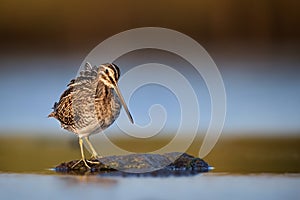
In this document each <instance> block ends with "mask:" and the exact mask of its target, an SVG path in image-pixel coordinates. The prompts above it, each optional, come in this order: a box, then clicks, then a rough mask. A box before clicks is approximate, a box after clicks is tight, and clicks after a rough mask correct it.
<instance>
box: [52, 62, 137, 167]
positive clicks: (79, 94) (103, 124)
mask: <svg viewBox="0 0 300 200" xmlns="http://www.w3.org/2000/svg"><path fill="white" fill-rule="evenodd" d="M119 78H120V69H119V67H118V66H117V65H116V64H113V63H105V64H101V65H99V66H96V65H95V66H93V67H92V66H91V64H90V63H89V62H86V63H85V65H84V67H83V69H82V70H81V71H80V73H79V75H78V76H77V77H76V78H75V79H72V80H71V81H70V83H69V84H68V85H67V89H66V90H65V91H64V92H63V93H62V95H61V96H60V99H59V101H58V102H55V103H54V106H53V108H52V109H53V111H52V112H51V113H50V114H49V115H48V117H53V118H55V119H57V120H58V121H59V122H60V124H61V127H62V128H63V129H65V130H67V131H70V132H72V133H74V134H75V135H77V136H78V138H79V147H80V152H81V160H79V161H78V162H77V163H75V164H74V165H73V166H72V168H73V167H75V166H76V165H78V164H79V163H80V162H81V161H83V162H84V164H85V166H86V167H87V168H89V169H90V166H89V165H88V162H89V163H92V164H93V163H94V162H92V161H89V160H86V158H85V155H84V150H83V142H84V140H85V141H86V144H87V145H88V148H89V149H90V150H91V154H92V157H91V158H95V159H98V158H101V156H99V155H98V153H97V151H96V150H95V148H94V147H93V145H92V143H91V142H90V140H89V136H90V135H93V134H96V133H100V132H101V131H103V130H105V129H106V128H108V127H109V126H110V125H111V124H113V123H114V121H115V120H116V119H117V118H118V116H119V114H120V110H121V108H122V106H123V108H124V110H125V111H126V114H127V115H128V118H129V120H130V122H131V123H132V124H133V123H134V121H133V118H132V116H131V113H130V112H129V110H128V107H127V105H126V103H125V101H124V98H123V96H122V94H121V92H120V89H119V87H118V80H119ZM86 148H87V147H86Z"/></svg>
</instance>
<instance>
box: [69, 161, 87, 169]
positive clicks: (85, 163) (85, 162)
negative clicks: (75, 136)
mask: <svg viewBox="0 0 300 200" xmlns="http://www.w3.org/2000/svg"><path fill="white" fill-rule="evenodd" d="M81 161H83V163H84V165H85V166H86V167H87V168H88V169H91V167H90V166H89V165H88V164H87V161H88V160H85V159H80V160H79V161H78V162H76V163H75V164H74V165H72V167H71V168H72V169H73V168H74V167H76V166H77V165H78V164H79V163H81Z"/></svg>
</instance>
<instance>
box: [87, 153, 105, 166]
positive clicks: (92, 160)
mask: <svg viewBox="0 0 300 200" xmlns="http://www.w3.org/2000/svg"><path fill="white" fill-rule="evenodd" d="M99 158H102V156H99V155H98V154H95V155H92V156H91V158H90V159H89V160H86V161H87V162H88V163H90V164H96V165H99V164H100V161H99V160H98V159H99Z"/></svg>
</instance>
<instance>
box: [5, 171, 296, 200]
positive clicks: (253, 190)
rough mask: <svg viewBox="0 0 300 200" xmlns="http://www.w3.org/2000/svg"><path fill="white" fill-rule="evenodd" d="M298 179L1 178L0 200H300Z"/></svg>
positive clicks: (271, 176)
mask: <svg viewBox="0 0 300 200" xmlns="http://www.w3.org/2000/svg"><path fill="white" fill-rule="evenodd" d="M299 178H300V175H299V174H281V175H278V174H276V175H275V174H248V175H233V174H224V173H207V174H201V175H197V176H194V177H169V178H149V177H147V178H135V177H131V178H122V177H113V178H107V177H106V178H103V177H99V176H66V175H34V174H1V175H0V191H1V199H83V198H84V199H128V200H129V199H131V200H132V199H137V200H138V199H145V200H146V199H189V200H192V199H208V198H210V199H217V198H218V199H243V200H247V199H251V200H253V199H263V200H265V199H273V200H276V199H299V196H300V191H299V186H300V179H299Z"/></svg>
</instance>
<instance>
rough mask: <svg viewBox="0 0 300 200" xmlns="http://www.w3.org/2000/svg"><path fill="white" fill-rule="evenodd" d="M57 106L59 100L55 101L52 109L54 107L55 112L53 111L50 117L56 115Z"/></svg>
mask: <svg viewBox="0 0 300 200" xmlns="http://www.w3.org/2000/svg"><path fill="white" fill-rule="evenodd" d="M56 108H57V102H55V103H54V105H53V107H52V109H53V112H51V113H50V114H49V115H48V117H55V115H56Z"/></svg>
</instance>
